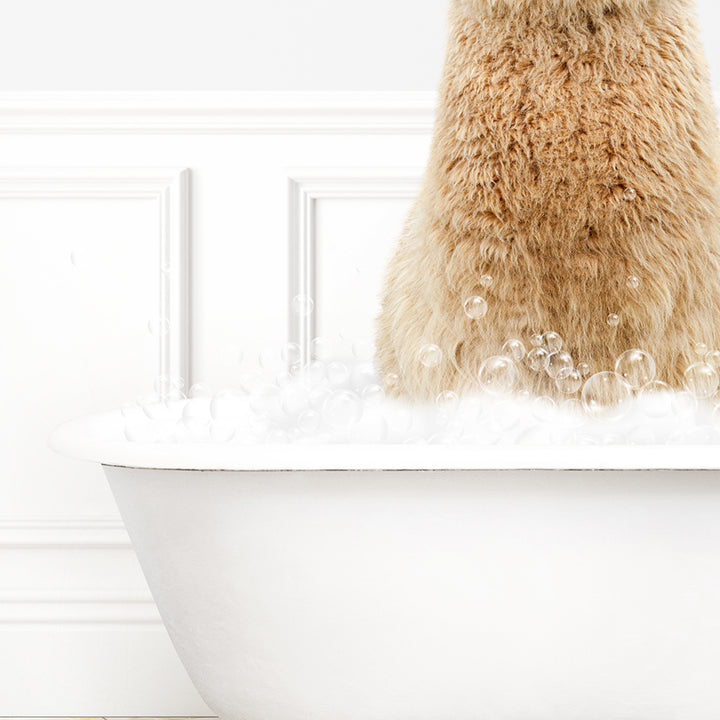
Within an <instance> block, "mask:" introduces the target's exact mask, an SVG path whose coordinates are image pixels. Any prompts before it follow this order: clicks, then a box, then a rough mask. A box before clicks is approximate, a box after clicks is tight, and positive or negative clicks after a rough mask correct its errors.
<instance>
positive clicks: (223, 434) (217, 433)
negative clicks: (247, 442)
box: [210, 420, 235, 443]
mask: <svg viewBox="0 0 720 720" xmlns="http://www.w3.org/2000/svg"><path fill="white" fill-rule="evenodd" d="M234 437H235V426H234V425H233V424H232V423H229V422H224V421H222V420H220V421H217V420H215V421H213V422H212V423H210V439H211V440H212V441H213V442H217V443H226V442H230V441H231V440H232V439H233V438H234Z"/></svg>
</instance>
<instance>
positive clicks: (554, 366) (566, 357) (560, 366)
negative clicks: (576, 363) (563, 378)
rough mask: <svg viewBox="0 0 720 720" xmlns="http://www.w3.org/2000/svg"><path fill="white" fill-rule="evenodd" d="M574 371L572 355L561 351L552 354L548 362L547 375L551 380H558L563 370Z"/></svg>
mask: <svg viewBox="0 0 720 720" xmlns="http://www.w3.org/2000/svg"><path fill="white" fill-rule="evenodd" d="M572 369H573V359H572V357H571V356H570V353H568V352H565V351H564V350H561V351H560V352H554V353H551V354H550V355H549V357H548V360H547V373H548V375H549V376H550V377H551V378H556V377H557V376H558V375H559V374H560V372H561V371H563V370H572Z"/></svg>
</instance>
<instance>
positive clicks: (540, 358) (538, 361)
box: [527, 347, 550, 372]
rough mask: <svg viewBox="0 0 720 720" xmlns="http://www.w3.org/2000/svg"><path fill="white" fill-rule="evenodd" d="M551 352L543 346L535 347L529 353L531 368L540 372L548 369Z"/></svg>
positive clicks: (528, 362) (528, 360)
mask: <svg viewBox="0 0 720 720" xmlns="http://www.w3.org/2000/svg"><path fill="white" fill-rule="evenodd" d="M549 357H550V353H549V352H548V351H547V350H546V349H545V348H542V347H534V348H533V349H532V350H530V352H529V353H528V354H527V364H528V367H529V368H530V369H531V370H534V371H535V372H540V371H542V370H546V369H547V366H548V359H549Z"/></svg>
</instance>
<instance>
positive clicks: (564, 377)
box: [555, 367, 583, 395]
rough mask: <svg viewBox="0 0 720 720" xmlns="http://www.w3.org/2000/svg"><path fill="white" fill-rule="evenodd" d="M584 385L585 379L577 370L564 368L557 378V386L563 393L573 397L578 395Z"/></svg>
mask: <svg viewBox="0 0 720 720" xmlns="http://www.w3.org/2000/svg"><path fill="white" fill-rule="evenodd" d="M582 384H583V379H582V377H581V375H580V373H579V372H578V371H577V370H573V369H572V368H567V367H566V368H562V369H561V370H560V371H559V372H558V374H557V375H556V376H555V385H556V386H557V389H558V390H559V391H560V392H561V393H565V394H566V395H572V394H573V393H576V392H577V391H578V390H579V389H580V388H581V387H582Z"/></svg>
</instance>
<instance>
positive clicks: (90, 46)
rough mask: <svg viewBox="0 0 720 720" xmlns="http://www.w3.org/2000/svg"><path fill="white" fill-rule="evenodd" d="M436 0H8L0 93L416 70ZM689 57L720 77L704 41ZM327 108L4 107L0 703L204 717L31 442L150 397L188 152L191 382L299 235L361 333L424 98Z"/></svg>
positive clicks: (434, 39)
mask: <svg viewBox="0 0 720 720" xmlns="http://www.w3.org/2000/svg"><path fill="white" fill-rule="evenodd" d="M444 4H445V3H444V0H394V1H393V2H388V0H367V1H366V2H364V3H363V4H362V6H360V5H353V4H350V3H347V2H346V3H342V2H339V1H335V2H331V1H329V0H305V1H302V2H301V1H300V0H286V2H284V3H283V5H284V7H282V8H281V9H279V7H278V4H277V3H270V2H266V3H252V4H251V3H248V2H238V1H237V0H233V1H232V2H231V1H230V0H207V1H206V2H203V3H202V4H200V3H199V2H196V3H192V4H191V3H188V2H184V3H183V2H172V3H171V2H169V0H163V2H159V1H158V0H127V1H126V2H124V3H122V4H117V3H109V2H97V0H66V2H63V3H58V2H51V0H45V1H44V2H40V0H24V1H23V2H16V3H14V4H13V5H12V8H11V10H8V9H7V8H5V13H4V17H3V22H2V23H0V67H2V68H3V69H4V71H3V72H2V73H1V74H0V92H1V91H26V90H45V89H47V90H60V91H64V90H147V89H160V90H182V89H200V90H217V89H221V90H235V89H241V90H250V89H263V90H280V89H290V90H313V89H320V90H353V89H365V90H413V89H420V90H423V89H434V88H435V86H436V84H437V80H438V77H439V71H440V64H441V60H442V49H443V43H444V32H445V28H444V23H445V7H444ZM702 14H703V22H702V25H703V31H704V33H705V35H706V36H707V37H708V38H712V36H713V35H714V34H715V28H716V26H717V23H718V21H719V20H720V8H718V7H717V6H716V5H715V4H714V0H704V1H703V3H702ZM708 52H709V56H710V58H711V63H712V64H713V67H714V68H715V77H717V78H720V47H717V46H716V45H712V44H711V45H709V47H708ZM346 101H347V99H345V100H337V101H333V100H332V99H331V100H329V101H328V100H327V99H321V98H318V97H316V96H313V97H307V98H305V100H303V101H297V100H293V101H291V102H290V104H289V105H288V104H285V103H284V101H283V100H282V99H281V100H280V101H277V100H273V99H272V98H268V97H267V96H260V97H254V98H250V99H247V98H245V99H243V98H242V97H240V96H235V95H220V96H212V97H211V98H209V99H205V100H202V101H201V102H200V105H197V104H196V99H195V98H193V97H184V96H179V97H177V96H176V97H175V98H174V99H171V100H170V101H167V100H162V99H161V100H157V99H153V98H150V99H147V98H145V99H143V98H137V97H134V96H123V97H122V98H120V99H115V100H113V99H108V98H93V97H87V96H81V97H74V98H72V97H66V96H62V97H60V98H57V97H56V98H54V99H52V100H50V101H48V102H46V101H45V100H43V99H40V100H39V101H38V102H37V103H36V104H35V105H34V106H33V103H32V102H29V101H28V103H26V104H27V107H26V112H25V113H21V114H20V115H17V114H13V113H7V112H4V111H3V109H2V107H0V158H2V167H0V242H1V243H2V248H3V263H2V264H0V307H2V308H3V312H2V313H1V314H0V337H2V338H3V352H2V353H1V354H0V377H2V378H3V387H4V405H3V407H4V411H3V413H2V415H1V416H0V427H2V433H0V453H1V454H2V456H3V463H4V470H3V475H2V480H1V481H0V716H9V715H15V716H22V715H27V716H32V715H35V716H37V715H77V716H80V715H82V716H88V715H189V714H198V713H203V712H206V709H205V707H204V705H203V703H202V701H201V700H200V699H199V698H198V697H197V694H196V693H195V691H194V690H193V688H192V687H191V685H190V683H189V681H188V679H187V677H186V675H185V673H184V670H183V669H182V667H181V666H180V664H179V662H178V660H177V659H176V657H175V655H174V652H173V650H172V648H171V646H170V643H169V640H168V638H167V635H166V633H165V632H164V630H163V628H162V626H161V624H160V623H159V618H158V616H157V612H156V610H155V608H154V604H153V602H152V599H151V597H150V596H149V593H148V590H147V587H146V585H145V583H144V580H143V578H142V575H141V573H140V570H139V567H138V565H137V562H136V560H135V558H134V554H133V552H132V550H131V548H130V546H129V543H128V540H127V537H126V535H125V533H124V530H123V528H122V524H121V523H120V521H119V518H118V516H117V512H116V510H115V506H114V503H113V500H112V497H111V496H110V493H109V491H108V489H107V486H106V483H105V480H104V478H103V476H102V473H101V472H100V470H99V468H96V467H93V466H86V465H82V464H79V463H74V462H72V461H70V460H66V459H63V458H59V457H57V456H56V455H53V454H52V453H50V451H49V450H47V448H46V447H45V438H46V436H47V433H48V432H49V431H50V430H51V429H52V427H53V426H54V425H55V424H56V423H58V422H60V421H61V420H62V419H64V418H67V417H69V416H73V415H78V414H81V413H84V412H87V411H89V410H91V409H97V408H101V407H106V406H113V405H115V404H117V403H118V402H119V401H120V400H121V399H124V398H132V397H135V396H136V395H138V394H141V393H147V392H149V391H150V390H151V387H152V382H153V378H154V377H155V376H156V375H157V373H158V372H159V367H160V364H161V357H162V353H163V351H162V344H163V342H164V341H163V338H162V337H158V336H157V335H152V334H150V333H149V332H148V329H147V326H148V322H149V321H150V320H152V318H154V317H156V316H157V314H158V312H159V305H158V297H159V294H160V289H161V288H163V287H165V284H167V283H168V282H169V283H171V284H172V283H175V282H176V278H177V277H178V275H177V274H175V275H173V274H172V273H169V274H168V273H167V272H164V271H163V267H162V264H163V263H162V261H161V257H160V245H161V243H162V242H163V238H164V237H165V235H164V234H163V228H162V226H161V224H160V222H159V219H160V213H161V212H164V210H163V209H164V208H165V209H167V208H166V206H165V205H163V203H164V199H163V198H165V193H166V191H167V189H168V188H173V187H175V185H174V183H175V182H176V181H177V179H178V178H179V177H180V176H181V175H180V174H181V171H182V169H183V168H188V169H189V170H190V186H189V192H188V194H187V196H184V197H181V198H178V197H175V199H174V201H173V202H172V203H171V205H170V212H169V215H168V217H169V218H170V222H171V223H179V222H181V218H182V217H183V213H184V212H186V211H187V212H189V213H190V216H191V226H190V247H191V250H190V255H189V274H190V281H191V282H190V285H189V290H190V294H189V296H188V299H189V302H190V310H191V312H190V315H189V317H188V318H187V321H188V326H189V328H190V330H191V332H192V340H193V343H192V352H191V353H190V354H189V357H188V358H187V360H188V361H189V365H190V368H191V370H192V374H193V377H194V379H196V380H198V379H209V380H211V381H213V382H214V383H215V384H216V386H221V385H224V384H231V383H233V382H235V381H236V380H237V377H238V374H239V373H240V372H242V370H243V368H244V366H243V365H240V364H238V362H237V359H238V355H239V353H240V351H244V352H245V355H246V359H245V363H246V364H247V363H249V362H251V361H252V360H253V358H254V356H255V355H256V354H257V351H258V350H259V349H260V348H261V347H262V346H265V345H279V344H280V343H281V342H283V340H284V339H286V338H287V337H288V323H287V317H288V313H287V305H288V296H289V295H290V294H291V292H292V290H291V288H288V286H287V277H288V267H289V266H290V267H294V266H293V265H292V262H293V257H294V256H293V252H294V251H293V250H292V248H296V249H297V248H298V247H300V246H303V247H306V248H307V247H310V248H312V249H314V251H315V252H316V254H317V261H318V268H319V271H320V272H319V276H318V286H317V288H316V290H317V297H318V298H319V299H320V303H319V305H318V313H317V314H318V323H319V324H320V328H319V329H320V330H322V329H323V328H325V329H327V331H328V332H335V331H337V330H339V329H342V328H343V327H353V328H355V330H354V334H356V335H362V334H365V335H366V336H367V335H369V333H370V320H369V314H368V313H360V314H358V313H359V310H358V308H360V307H362V303H357V302H355V300H356V298H358V297H360V295H361V294H362V296H363V297H365V298H371V297H372V296H373V294H374V290H373V288H374V286H373V283H376V282H377V280H378V277H379V275H378V273H379V268H380V267H381V266H382V263H383V260H384V255H385V253H386V252H387V250H388V248H389V247H390V245H391V243H392V241H393V238H394V235H395V234H396V233H397V230H398V228H399V224H400V219H401V218H402V216H403V214H404V212H405V210H406V208H407V206H408V203H409V201H410V198H411V196H412V194H413V192H414V182H415V180H416V178H417V176H418V174H419V169H420V167H421V166H422V164H423V163H424V160H425V155H426V152H427V146H428V141H429V129H430V122H431V111H432V96H430V95H428V96H407V95H402V94H397V95H396V94H392V95H391V96H389V97H386V98H384V99H382V100H378V99H377V98H374V97H373V96H367V95H364V96H361V97H358V98H356V99H355V101H353V102H351V103H350V105H347V102H346ZM18 102H21V104H22V101H18V99H17V98H15V99H11V100H9V101H8V103H9V104H10V105H13V103H15V104H16V103H18ZM293 103H295V104H294V105H293ZM333 103H336V105H337V107H335V105H334V104H333ZM353 103H354V104H353ZM2 104H3V103H2V101H1V98H0V106H2ZM6 105H7V103H6ZM118 108H119V109H120V112H118V111H117V110H118ZM163 108H165V110H166V111H164V110H163ZM318 108H320V109H319V110H318ZM368 109H370V110H369V111H368ZM88 110H91V111H92V112H88ZM246 110H251V111H252V112H246ZM188 111H190V112H188ZM196 111H197V112H196ZM267 127H271V128H272V131H270V132H268V131H267ZM29 128H34V131H33V132H28V129H29ZM263 128H265V129H263ZM78 166H79V167H81V168H82V167H83V166H85V167H88V166H90V167H92V168H93V170H92V171H91V172H87V171H84V170H78V169H77V168H78ZM27 167H31V168H34V169H33V170H31V171H26V175H27V177H25V178H23V177H22V174H18V172H17V171H18V169H19V168H20V169H22V168H27ZM291 180H292V181H294V182H291ZM98 188H100V189H101V190H102V191H103V192H104V193H105V194H104V196H103V194H102V193H100V194H98ZM298 200H299V201H300V202H301V203H304V205H303V207H305V208H310V207H311V208H312V209H313V212H314V222H313V223H311V225H310V226H308V225H306V224H304V223H301V222H300V219H301V216H300V215H299V214H298V212H299V211H298V205H297V202H295V201H298ZM294 202H295V204H293V203H294ZM288 228H290V229H289V230H288ZM338 247H344V248H350V251H348V252H344V253H337V252H336V250H337V248H338ZM328 263H329V264H331V265H332V267H333V274H332V275H331V274H329V273H327V272H323V268H324V267H326V266H327V264H328ZM358 268H359V273H358ZM292 272H293V273H294V275H292V276H291V277H297V268H296V269H295V270H293V271H292ZM173 287H174V286H173ZM181 322H185V320H182V321H181ZM174 331H175V329H174V328H173V332H174ZM177 352H180V351H178V350H177V348H176V354H177ZM174 362H180V361H179V360H178V358H177V357H176V358H175V360H174ZM38 688H41V691H38Z"/></svg>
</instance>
